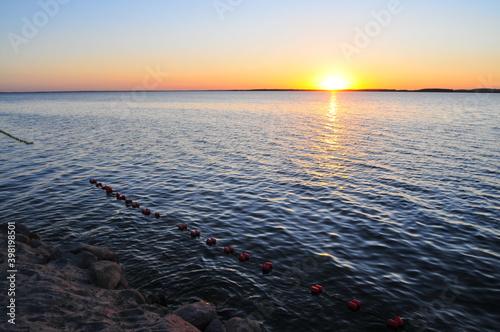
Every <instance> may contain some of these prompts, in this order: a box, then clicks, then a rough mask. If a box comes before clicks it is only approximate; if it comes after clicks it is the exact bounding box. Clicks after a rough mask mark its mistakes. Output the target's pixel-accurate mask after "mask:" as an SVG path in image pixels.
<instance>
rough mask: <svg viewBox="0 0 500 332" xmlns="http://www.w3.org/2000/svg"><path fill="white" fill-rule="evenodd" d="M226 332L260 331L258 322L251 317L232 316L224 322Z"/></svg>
mask: <svg viewBox="0 0 500 332" xmlns="http://www.w3.org/2000/svg"><path fill="white" fill-rule="evenodd" d="M224 328H225V329H226V331H227V332H261V331H262V330H261V329H260V325H259V323H257V322H256V321H254V320H252V319H243V318H239V317H233V318H231V319H230V320H228V321H227V322H226V324H224Z"/></svg>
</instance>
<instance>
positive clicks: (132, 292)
mask: <svg viewBox="0 0 500 332" xmlns="http://www.w3.org/2000/svg"><path fill="white" fill-rule="evenodd" d="M118 298H119V299H120V300H122V301H123V300H128V299H132V300H133V301H134V302H135V303H137V304H145V303H146V298H145V297H144V295H142V294H141V293H140V292H139V291H138V290H136V289H124V290H122V291H120V292H119V293H118Z"/></svg>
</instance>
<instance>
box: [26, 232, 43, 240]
mask: <svg viewBox="0 0 500 332" xmlns="http://www.w3.org/2000/svg"><path fill="white" fill-rule="evenodd" d="M29 238H30V239H31V240H38V241H42V238H41V237H40V235H38V234H37V233H30V235H29Z"/></svg>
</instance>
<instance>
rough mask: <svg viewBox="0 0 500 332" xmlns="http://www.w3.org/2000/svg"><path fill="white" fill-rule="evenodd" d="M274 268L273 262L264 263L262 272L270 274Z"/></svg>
mask: <svg viewBox="0 0 500 332" xmlns="http://www.w3.org/2000/svg"><path fill="white" fill-rule="evenodd" d="M272 268H273V263H271V262H267V263H264V265H262V273H264V274H268V273H269V272H271V270H272Z"/></svg>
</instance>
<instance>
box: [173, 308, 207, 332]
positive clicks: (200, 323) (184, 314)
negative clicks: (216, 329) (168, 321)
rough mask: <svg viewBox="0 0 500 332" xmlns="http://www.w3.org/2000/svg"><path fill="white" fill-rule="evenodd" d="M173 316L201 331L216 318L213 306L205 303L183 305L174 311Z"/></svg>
mask: <svg viewBox="0 0 500 332" xmlns="http://www.w3.org/2000/svg"><path fill="white" fill-rule="evenodd" d="M174 314H176V315H177V316H179V317H181V318H182V319H184V320H185V321H186V322H188V323H190V324H191V325H193V326H195V327H196V328H198V329H200V330H202V331H204V330H205V329H206V328H207V326H208V325H210V323H211V322H212V321H213V320H214V319H216V318H217V312H216V311H215V308H214V306H213V305H211V304H210V303H205V302H196V303H192V304H186V305H183V306H182V307H180V308H178V309H177V310H175V311H174Z"/></svg>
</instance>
